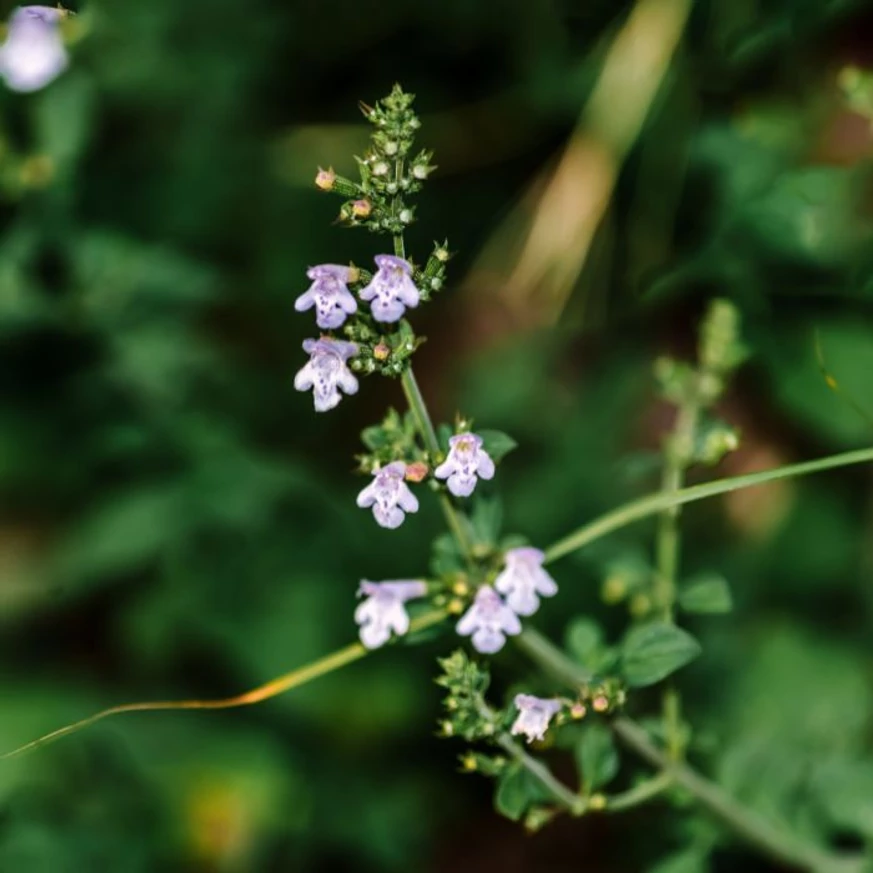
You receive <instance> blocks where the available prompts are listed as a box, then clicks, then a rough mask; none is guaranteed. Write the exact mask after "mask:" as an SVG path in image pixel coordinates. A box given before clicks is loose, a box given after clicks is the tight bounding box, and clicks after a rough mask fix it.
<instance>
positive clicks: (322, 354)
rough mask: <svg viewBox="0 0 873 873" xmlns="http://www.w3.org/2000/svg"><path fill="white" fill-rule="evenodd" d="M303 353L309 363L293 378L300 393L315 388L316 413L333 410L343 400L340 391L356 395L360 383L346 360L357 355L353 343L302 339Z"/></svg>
mask: <svg viewBox="0 0 873 873" xmlns="http://www.w3.org/2000/svg"><path fill="white" fill-rule="evenodd" d="M303 351H304V352H306V353H307V354H308V355H309V356H310V357H309V363H308V364H306V365H305V366H304V367H303V368H302V369H301V370H300V371H299V372H298V373H297V375H296V376H295V377H294V387H295V388H296V389H297V390H298V391H308V390H309V389H310V388H311V389H312V399H313V401H314V402H315V411H316V412H326V411H327V410H328V409H333V408H334V406H336V405H337V403H339V402H340V400H341V399H342V397H341V395H340V392H339V389H340V388H342V390H343V391H344V392H345V393H346V394H355V393H356V392H357V390H358V380H357V379H356V378H355V377H354V376H353V375H352V372H351V370H349V368H348V367H347V366H346V361H347V360H348V359H349V358H351V357H352V356H353V355H356V354H357V353H358V347H357V346H356V345H355V344H354V343H347V342H343V341H342V340H335V339H330V338H329V337H322V338H321V339H317V340H314V339H307V340H303Z"/></svg>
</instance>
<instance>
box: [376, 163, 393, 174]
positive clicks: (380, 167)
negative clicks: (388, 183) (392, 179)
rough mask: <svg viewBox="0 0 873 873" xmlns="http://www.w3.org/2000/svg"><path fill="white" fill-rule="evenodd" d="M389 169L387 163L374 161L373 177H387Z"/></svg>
mask: <svg viewBox="0 0 873 873" xmlns="http://www.w3.org/2000/svg"><path fill="white" fill-rule="evenodd" d="M389 169H390V168H389V166H388V162H387V161H376V163H375V164H373V175H374V176H387V175H388V170H389Z"/></svg>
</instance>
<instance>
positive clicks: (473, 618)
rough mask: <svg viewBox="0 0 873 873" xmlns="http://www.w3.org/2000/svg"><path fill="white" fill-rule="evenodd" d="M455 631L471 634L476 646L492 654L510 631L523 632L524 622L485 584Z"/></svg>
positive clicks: (478, 649)
mask: <svg viewBox="0 0 873 873" xmlns="http://www.w3.org/2000/svg"><path fill="white" fill-rule="evenodd" d="M455 630H457V632H458V633H459V634H461V636H464V637H467V636H470V635H471V634H472V635H473V647H474V648H475V649H476V650H477V651H479V652H482V653H483V654H485V655H493V654H494V653H495V652H499V651H500V650H501V649H502V648H503V644H504V643H505V642H506V635H507V634H508V635H509V636H514V635H515V634H518V633H521V622H520V621H519V620H518V616H517V615H516V614H515V613H514V612H513V611H512V610H511V609H510V608H509V607H508V606H507V605H506V604H505V603H504V602H503V600H502V599H501V597H500V595H499V594H498V593H497V592H496V591H495V590H494V589H493V588H492V587H491V586H490V585H483V586H482V587H481V588H480V589H479V590H478V591H477V592H476V599H475V600H474V601H473V605H472V606H471V607H470V608H469V609H468V610H467V611H466V612H465V613H464V614H463V615H462V616H461V620H460V621H459V622H458V624H457V626H456V627H455Z"/></svg>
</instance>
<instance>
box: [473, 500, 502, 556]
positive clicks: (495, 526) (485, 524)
mask: <svg viewBox="0 0 873 873" xmlns="http://www.w3.org/2000/svg"><path fill="white" fill-rule="evenodd" d="M502 521H503V504H502V502H501V500H500V498H499V497H494V498H487V497H477V498H476V499H475V501H474V503H473V511H472V512H471V513H470V524H471V526H472V528H473V536H474V538H475V540H476V542H477V543H487V544H489V545H490V544H492V543H496V542H497V537H498V536H499V534H500V525H501V523H502Z"/></svg>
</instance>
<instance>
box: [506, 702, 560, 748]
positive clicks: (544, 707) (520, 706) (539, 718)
mask: <svg viewBox="0 0 873 873" xmlns="http://www.w3.org/2000/svg"><path fill="white" fill-rule="evenodd" d="M514 703H515V708H516V709H517V710H518V718H517V719H516V720H515V721H514V722H513V725H512V728H511V730H510V733H512V734H524V735H525V737H526V738H527V741H528V742H529V743H532V742H533V741H534V740H541V739H543V737H544V736H545V735H546V731H547V730H548V728H549V722H550V721H551V720H552V716H554V715H556V714H557V713H558V712H560V710H561V706H562V704H561V701H560V700H554V699H553V700H543V698H542V697H534V696H533V694H516V695H515V701H514Z"/></svg>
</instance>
